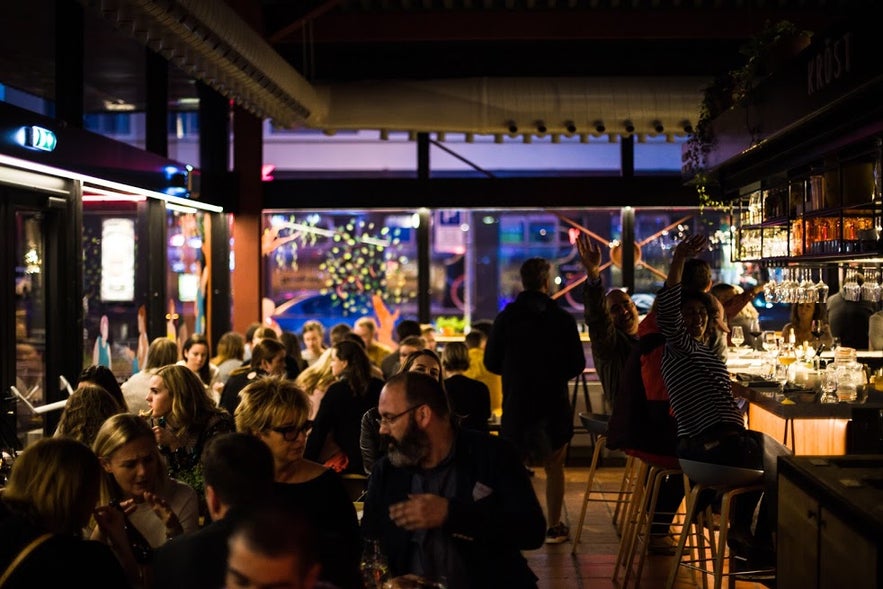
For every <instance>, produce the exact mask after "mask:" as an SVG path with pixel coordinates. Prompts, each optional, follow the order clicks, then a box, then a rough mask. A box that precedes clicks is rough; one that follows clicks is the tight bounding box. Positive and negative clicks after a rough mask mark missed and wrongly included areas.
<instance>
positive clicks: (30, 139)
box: [16, 126, 58, 151]
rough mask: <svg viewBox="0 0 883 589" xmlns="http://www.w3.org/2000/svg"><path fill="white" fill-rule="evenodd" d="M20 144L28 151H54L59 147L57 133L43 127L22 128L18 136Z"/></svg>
mask: <svg viewBox="0 0 883 589" xmlns="http://www.w3.org/2000/svg"><path fill="white" fill-rule="evenodd" d="M16 140H17V141H18V144H19V145H21V146H22V147H27V148H28V149H36V150H39V151H53V150H54V149H55V146H56V145H58V139H57V138H56V137H55V133H53V132H52V131H50V130H49V129H44V128H43V127H36V126H32V127H22V128H21V129H20V130H19V132H18V134H17V135H16Z"/></svg>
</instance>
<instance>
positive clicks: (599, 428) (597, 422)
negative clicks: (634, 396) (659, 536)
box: [571, 413, 634, 554]
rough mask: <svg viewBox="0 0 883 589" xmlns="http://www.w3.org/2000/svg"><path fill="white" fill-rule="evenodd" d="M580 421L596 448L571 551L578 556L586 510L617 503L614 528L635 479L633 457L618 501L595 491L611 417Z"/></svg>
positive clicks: (593, 416) (589, 415)
mask: <svg viewBox="0 0 883 589" xmlns="http://www.w3.org/2000/svg"><path fill="white" fill-rule="evenodd" d="M579 419H580V421H581V422H582V424H583V427H584V428H586V431H587V432H588V433H589V435H591V436H592V438H594V446H595V449H594V451H593V452H592V463H591V465H590V466H589V480H588V482H587V483H586V492H585V494H584V495H583V506H582V511H581V512H580V516H579V524H578V525H577V528H576V537H575V538H574V540H573V547H572V549H571V554H576V545H577V544H578V543H579V540H580V537H582V533H583V523H585V519H586V510H587V508H588V506H589V502H590V501H602V502H605V503H615V504H616V510H615V511H614V512H613V524H614V526H615V525H616V524H617V519H618V516H619V514H620V513H621V512H622V511H623V510H621V509H620V507H621V506H622V505H624V504H627V503H628V499H627V498H626V497H627V496H628V495H629V494H631V490H630V488H629V486H630V482H631V479H632V478H633V477H632V475H633V468H634V460H633V459H632V457H631V456H629V457H628V458H627V459H626V465H625V469H624V470H623V475H622V481H621V482H620V485H619V491H618V492H617V494H616V499H606V498H605V491H604V490H602V489H600V488H599V489H598V490H597V491H596V490H595V489H594V482H595V471H596V470H597V468H598V463H599V462H600V460H601V452H602V451H603V450H604V447H605V445H606V441H607V424H608V421H609V419H610V416H609V415H603V414H599V413H580V414H579ZM592 493H596V494H599V495H601V497H600V498H597V497H592Z"/></svg>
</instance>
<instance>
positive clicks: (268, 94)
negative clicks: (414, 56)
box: [81, 0, 326, 127]
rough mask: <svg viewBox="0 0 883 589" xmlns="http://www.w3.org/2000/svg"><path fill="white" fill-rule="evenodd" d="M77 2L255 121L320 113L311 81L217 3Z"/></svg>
mask: <svg viewBox="0 0 883 589" xmlns="http://www.w3.org/2000/svg"><path fill="white" fill-rule="evenodd" d="M81 1H82V3H83V4H84V5H85V6H86V7H88V8H91V9H93V10H95V11H97V12H98V13H100V14H101V15H102V16H103V17H104V18H105V19H106V20H108V21H110V22H112V23H114V24H115V25H116V27H117V28H118V29H119V30H120V31H122V32H123V33H126V34H128V35H130V36H132V37H134V38H136V39H138V40H139V41H141V42H142V43H144V44H145V45H147V46H148V47H150V48H151V49H153V50H154V51H156V52H157V53H159V54H161V55H162V56H163V57H165V58H166V59H168V60H169V61H170V62H172V63H174V64H176V65H177V66H178V67H179V68H181V70H183V71H185V72H187V73H188V74H189V75H192V76H193V77H194V78H197V79H199V80H202V81H203V82H205V83H206V84H208V85H209V86H211V87H212V88H214V89H215V90H217V91H218V92H219V93H221V94H222V95H224V96H227V97H228V98H231V99H233V100H235V101H236V103H237V104H239V105H240V106H242V107H243V108H245V109H246V110H248V111H250V112H252V113H253V114H255V115H256V116H259V117H261V118H270V119H272V120H273V121H274V122H275V123H276V124H278V125H280V126H283V127H293V126H295V125H297V124H307V125H311V126H314V125H316V124H317V123H318V122H319V121H321V120H322V118H323V117H324V115H325V111H326V108H325V105H324V104H323V103H322V102H321V101H320V100H319V98H318V96H317V94H316V91H315V90H314V89H313V87H312V86H311V85H310V83H309V82H307V81H306V80H305V79H304V78H303V76H301V75H300V74H299V73H298V72H297V70H295V69H294V68H293V67H291V65H290V64H289V63H288V62H286V61H285V60H284V59H283V58H282V57H281V56H280V55H279V54H278V53H277V52H276V51H275V50H274V49H273V48H272V47H271V46H270V45H269V44H268V43H267V42H266V41H265V40H264V39H263V38H262V37H261V36H260V35H259V34H258V33H257V32H256V31H255V30H254V29H252V28H251V27H249V26H248V25H247V24H246V23H245V22H244V21H243V20H242V19H241V18H239V16H238V15H237V14H236V13H235V12H234V11H233V9H231V8H230V7H229V6H227V4H225V3H224V2H222V1H219V0H165V1H159V0H158V1H151V0H81Z"/></svg>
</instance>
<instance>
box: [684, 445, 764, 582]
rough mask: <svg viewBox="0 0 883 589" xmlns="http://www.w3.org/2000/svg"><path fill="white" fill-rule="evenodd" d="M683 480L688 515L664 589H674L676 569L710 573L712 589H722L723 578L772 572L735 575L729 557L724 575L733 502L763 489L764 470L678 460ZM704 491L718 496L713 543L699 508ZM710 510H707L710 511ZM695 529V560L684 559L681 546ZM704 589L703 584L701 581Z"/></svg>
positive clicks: (747, 572) (712, 535)
mask: <svg viewBox="0 0 883 589" xmlns="http://www.w3.org/2000/svg"><path fill="white" fill-rule="evenodd" d="M679 462H680V465H681V469H682V470H683V472H684V477H685V478H687V479H689V481H690V484H691V488H690V494H689V495H688V498H687V515H686V517H685V519H684V527H683V529H682V531H681V536H680V539H679V541H678V547H677V549H676V550H675V560H674V564H673V566H672V569H671V571H670V572H669V575H668V581H667V583H666V588H667V589H672V587H674V583H675V579H676V578H677V574H678V569H679V568H680V567H685V568H688V569H691V570H698V571H701V572H702V573H703V574H706V575H708V574H711V575H713V577H714V589H721V584H722V582H723V577H724V576H728V577H729V578H730V579H731V580H732V579H734V578H736V577H738V576H757V575H758V574H760V573H771V572H772V569H764V570H763V571H742V572H734V571H733V567H732V565H733V563H732V558H730V562H729V565H730V569H729V572H727V573H724V555H725V554H727V534H728V531H729V525H730V516H731V513H732V505H733V501H734V500H735V499H736V498H737V497H738V496H740V495H744V494H745V493H749V492H753V491H759V490H763V488H764V487H763V470H758V469H751V468H739V467H735V466H723V465H720V464H711V463H708V462H698V461H695V460H684V459H681V460H680V461H679ZM706 489H713V490H715V491H717V492H718V493H719V494H720V495H721V497H722V501H721V513H720V529H719V530H718V537H717V540H716V541H715V538H714V533H713V526H711V525H709V524H708V523H706V521H705V520H706V517H705V515H704V513H703V511H702V510H701V509H699V507H698V505H699V495H700V493H702V491H704V490H706ZM709 509H710V508H709ZM691 527H693V528H694V533H695V534H696V537H697V552H698V554H697V558H695V559H694V558H692V557H690V555H689V554H688V555H687V556H688V557H689V558H686V559H685V558H684V547H685V545H686V541H687V537H688V535H689V530H690V528H691ZM706 530H708V531H709V532H710V533H709V537H708V538H707V541H708V545H709V547H710V552H711V560H712V567H711V569H709V567H708V565H707V562H708V559H707V558H706V550H705V548H704V544H705V541H706V538H705V535H704V534H705V531H706ZM703 586H704V582H703Z"/></svg>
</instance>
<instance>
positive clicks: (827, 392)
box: [819, 370, 838, 403]
mask: <svg viewBox="0 0 883 589" xmlns="http://www.w3.org/2000/svg"><path fill="white" fill-rule="evenodd" d="M821 388H822V397H821V398H820V399H819V403H837V401H838V399H837V372H836V371H835V370H825V371H824V372H822V378H821Z"/></svg>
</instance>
